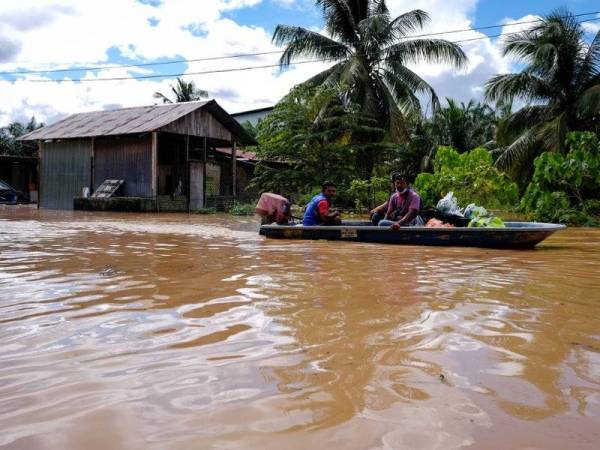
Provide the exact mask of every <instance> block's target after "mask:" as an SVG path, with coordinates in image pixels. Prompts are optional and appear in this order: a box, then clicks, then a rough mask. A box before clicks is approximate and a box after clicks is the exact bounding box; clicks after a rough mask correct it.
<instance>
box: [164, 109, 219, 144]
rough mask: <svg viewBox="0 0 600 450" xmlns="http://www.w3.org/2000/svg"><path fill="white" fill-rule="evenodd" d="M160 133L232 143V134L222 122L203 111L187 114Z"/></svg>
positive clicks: (166, 126)
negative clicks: (186, 135) (187, 135)
mask: <svg viewBox="0 0 600 450" xmlns="http://www.w3.org/2000/svg"><path fill="white" fill-rule="evenodd" d="M159 131H165V132H169V133H177V134H184V135H185V134H189V135H190V136H199V137H208V138H212V139H221V140H224V141H231V133H230V132H229V130H228V129H227V128H225V127H224V126H223V125H222V124H221V122H219V121H218V120H217V119H215V118H214V117H213V115H212V114H210V113H209V112H208V111H204V110H203V109H200V110H197V111H194V112H193V113H191V114H187V115H185V116H183V117H181V118H180V119H178V120H176V121H174V122H171V123H170V124H168V125H165V126H164V127H162V128H161V129H160V130H159Z"/></svg>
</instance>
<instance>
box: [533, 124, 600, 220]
mask: <svg viewBox="0 0 600 450" xmlns="http://www.w3.org/2000/svg"><path fill="white" fill-rule="evenodd" d="M567 145H568V146H569V148H570V151H569V152H568V153H567V154H566V155H561V154H559V153H548V152H546V153H542V154H541V155H540V156H538V157H537V158H536V159H535V162H534V167H535V170H534V173H533V177H532V179H531V183H529V185H528V186H527V190H526V191H525V195H524V196H523V199H522V200H521V208H522V210H523V211H524V212H526V213H530V214H531V215H532V217H533V218H534V219H535V220H540V221H548V222H561V223H570V224H574V225H587V226H597V225H599V224H600V194H599V193H600V142H599V141H598V137H597V136H596V135H595V134H594V133H590V132H574V133H570V134H569V135H568V136H567Z"/></svg>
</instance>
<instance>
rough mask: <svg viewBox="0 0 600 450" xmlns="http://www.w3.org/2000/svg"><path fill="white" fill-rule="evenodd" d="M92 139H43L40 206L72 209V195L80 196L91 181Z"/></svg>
mask: <svg viewBox="0 0 600 450" xmlns="http://www.w3.org/2000/svg"><path fill="white" fill-rule="evenodd" d="M91 159H92V146H91V139H89V138H88V139H67V140H63V141H53V142H44V145H43V152H42V156H41V158H40V183H41V189H40V194H41V198H40V206H41V207H42V208H50V209H73V198H74V197H81V196H82V193H83V188H84V187H89V186H90V184H91V179H90V176H91Z"/></svg>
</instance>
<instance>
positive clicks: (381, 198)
mask: <svg viewBox="0 0 600 450" xmlns="http://www.w3.org/2000/svg"><path fill="white" fill-rule="evenodd" d="M389 191H390V181H389V178H385V177H373V178H371V179H370V180H352V182H351V183H350V187H349V188H348V190H347V191H346V195H347V196H348V197H349V199H350V201H351V202H352V204H353V205H354V207H355V208H356V209H357V210H364V209H367V208H371V207H372V206H374V205H380V204H381V203H383V202H385V201H386V200H387V198H388V196H389Z"/></svg>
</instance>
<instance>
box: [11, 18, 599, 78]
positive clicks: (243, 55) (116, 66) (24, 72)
mask: <svg viewBox="0 0 600 450" xmlns="http://www.w3.org/2000/svg"><path fill="white" fill-rule="evenodd" d="M593 14H600V11H593V12H587V13H579V14H574V15H573V17H582V16H589V15H593ZM562 17H567V16H562ZM542 20H544V19H535V20H525V21H521V22H513V23H508V24H503V25H487V26H482V27H475V28H465V29H462V30H448V31H438V32H435V33H425V34H417V35H412V36H406V37H404V38H403V39H414V38H422V37H429V36H440V35H445V34H455V33H465V32H469V31H481V30H490V29H494V28H502V27H509V26H516V25H525V24H532V23H537V22H541V21H542ZM589 20H597V19H588V20H584V21H581V22H579V23H583V22H586V21H589ZM493 37H497V36H487V38H493ZM485 38H486V37H481V39H485ZM476 39H478V38H475V39H473V40H476ZM456 42H463V41H456ZM283 52H284V50H272V51H262V52H256V53H239V54H234V55H226V56H209V57H205V58H194V59H178V60H172V61H162V62H152V63H138V64H114V65H105V66H91V67H74V68H68V69H67V68H64V69H48V70H17V71H11V72H0V75H33V74H45V73H64V72H84V71H94V70H107V69H126V68H131V67H149V66H163V65H170V64H183V63H194V62H202V61H218V60H224V59H236V58H248V57H252V56H265V55H275V54H280V53H283Z"/></svg>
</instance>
